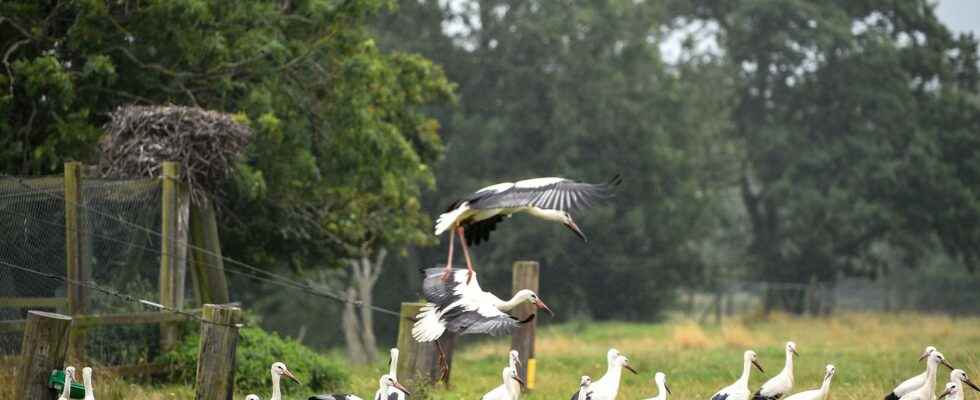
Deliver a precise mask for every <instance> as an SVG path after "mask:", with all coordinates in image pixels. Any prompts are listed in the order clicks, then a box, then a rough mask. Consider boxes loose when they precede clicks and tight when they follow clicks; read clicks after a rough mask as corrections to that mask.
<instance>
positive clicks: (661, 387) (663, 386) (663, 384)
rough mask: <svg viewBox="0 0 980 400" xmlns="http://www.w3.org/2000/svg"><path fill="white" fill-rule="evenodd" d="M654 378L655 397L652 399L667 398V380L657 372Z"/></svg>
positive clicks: (661, 399)
mask: <svg viewBox="0 0 980 400" xmlns="http://www.w3.org/2000/svg"><path fill="white" fill-rule="evenodd" d="M654 380H655V381H656V382H657V397H654V398H653V400H666V399H667V380H666V378H664V376H663V375H661V374H657V375H656V377H655V378H654Z"/></svg>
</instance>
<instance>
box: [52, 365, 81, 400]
mask: <svg viewBox="0 0 980 400" xmlns="http://www.w3.org/2000/svg"><path fill="white" fill-rule="evenodd" d="M48 387H49V388H51V389H52V390H54V391H56V392H58V393H61V391H62V390H64V389H65V371H64V370H60V369H56V370H54V371H51V376H49V377H48ZM68 397H69V398H72V399H84V398H85V386H84V385H82V384H80V383H75V382H72V383H71V391H70V392H68Z"/></svg>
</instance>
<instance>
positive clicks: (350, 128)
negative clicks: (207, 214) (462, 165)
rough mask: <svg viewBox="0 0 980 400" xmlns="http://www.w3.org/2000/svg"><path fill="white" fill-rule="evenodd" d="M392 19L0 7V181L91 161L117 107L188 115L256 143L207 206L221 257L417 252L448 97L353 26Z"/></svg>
mask: <svg viewBox="0 0 980 400" xmlns="http://www.w3.org/2000/svg"><path fill="white" fill-rule="evenodd" d="M392 4H393V2H391V1H381V0H374V1H343V2H338V1H332V0H296V1H271V0H247V1H238V2H232V3H229V2H213V1H205V0H173V1H171V0H167V1H114V2H105V1H101V0H83V1H52V2H36V1H5V2H3V3H2V4H0V54H2V55H3V65H2V66H0V67H2V68H3V72H4V73H3V74H0V75H2V76H0V116H2V118H0V131H2V135H0V148H2V149H0V168H3V170H4V171H6V172H15V173H20V174H36V173H50V172H53V171H56V170H57V169H58V168H60V165H61V163H62V162H63V161H64V160H65V159H81V160H91V159H92V157H93V149H94V148H95V147H94V145H95V143H96V141H97V140H98V138H99V136H100V135H101V131H100V129H99V127H100V126H101V125H102V124H103V123H104V122H105V114H106V112H108V111H110V110H112V109H114V108H115V107H116V106H118V105H120V104H125V103H141V104H166V103H175V104H187V105H196V106H200V107H203V108H207V109H214V110H220V111H226V112H232V113H237V114H239V116H240V118H241V119H242V120H243V121H244V122H247V123H249V124H250V125H251V126H252V127H253V129H254V131H255V137H254V138H252V144H251V146H250V149H249V151H248V155H247V158H246V159H244V160H242V162H241V164H240V165H239V166H238V169H237V171H236V174H235V178H234V179H233V180H232V181H231V182H229V184H228V185H227V186H228V187H227V188H226V190H225V193H224V194H223V196H222V197H221V198H220V199H219V204H220V205H221V206H222V213H221V223H222V227H223V228H224V229H223V231H222V241H223V245H224V248H225V253H226V254H228V255H230V256H231V257H233V258H237V259H241V260H244V261H247V262H250V263H252V264H256V265H260V266H263V267H266V268H270V269H277V268H280V269H283V270H285V269H291V270H293V271H300V272H305V271H306V270H309V269H318V268H328V267H344V266H345V264H344V261H343V260H344V259H347V258H360V257H371V256H372V254H377V252H378V251H379V250H378V249H381V248H388V249H391V250H392V251H402V250H403V249H404V248H405V247H406V246H408V245H424V244H427V243H431V242H432V239H431V238H430V237H429V236H428V235H427V234H426V233H427V231H428V223H429V217H428V215H427V213H426V212H425V211H424V210H423V209H422V207H421V206H420V200H419V199H420V197H421V194H422V191H423V190H426V189H427V188H431V187H432V186H433V185H434V175H433V172H432V168H431V164H432V163H434V162H435V161H436V160H437V158H438V157H439V155H440V154H441V152H442V142H441V139H440V137H439V134H438V129H439V124H438V123H437V122H436V120H435V119H433V118H431V116H429V115H428V114H427V113H426V109H425V107H428V106H430V105H432V104H440V103H443V102H450V101H452V90H453V86H452V85H451V84H450V83H449V81H448V80H447V79H446V78H445V76H444V74H443V72H442V70H441V69H440V68H439V67H438V66H436V65H434V64H432V63H431V62H430V61H428V60H426V59H424V58H422V57H419V56H417V55H412V54H405V53H391V52H383V51H381V50H379V49H378V47H377V46H376V44H375V41H374V40H373V39H372V36H371V35H370V32H369V31H368V30H367V29H366V26H367V24H368V22H369V21H370V19H371V18H372V16H373V15H375V14H376V13H378V12H379V11H381V10H383V9H386V8H388V7H390V6H391V5H392ZM238 283H239V284H242V283H243V282H238ZM238 293H239V294H241V295H242V296H244V297H246V299H249V297H252V296H254V297H259V296H265V295H269V294H275V293H277V292H275V291H273V290H272V288H270V287H267V286H255V287H254V290H244V291H239V292H238Z"/></svg>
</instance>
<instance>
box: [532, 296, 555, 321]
mask: <svg viewBox="0 0 980 400" xmlns="http://www.w3.org/2000/svg"><path fill="white" fill-rule="evenodd" d="M534 305H535V306H537V307H538V308H543V309H544V310H545V311H547V312H548V314H549V315H551V317H552V318H554V316H555V313H554V312H553V311H551V308H548V305H547V304H544V302H543V301H541V299H538V301H536V302H534Z"/></svg>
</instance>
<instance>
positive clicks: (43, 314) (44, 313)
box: [27, 310, 71, 321]
mask: <svg viewBox="0 0 980 400" xmlns="http://www.w3.org/2000/svg"><path fill="white" fill-rule="evenodd" d="M27 315H28V316H31V315H36V316H38V317H41V318H53V319H61V320H65V321H71V317H70V316H68V315H64V314H58V313H53V312H47V311H37V310H29V311H27Z"/></svg>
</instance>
